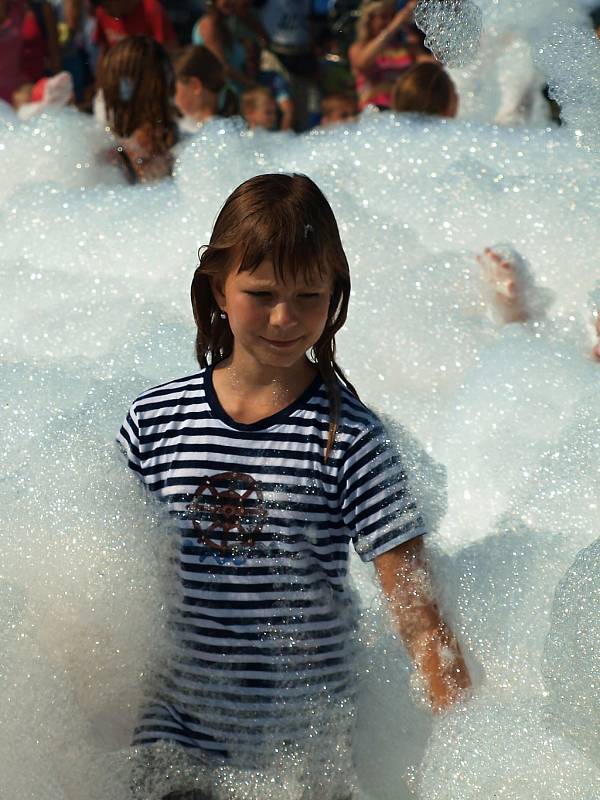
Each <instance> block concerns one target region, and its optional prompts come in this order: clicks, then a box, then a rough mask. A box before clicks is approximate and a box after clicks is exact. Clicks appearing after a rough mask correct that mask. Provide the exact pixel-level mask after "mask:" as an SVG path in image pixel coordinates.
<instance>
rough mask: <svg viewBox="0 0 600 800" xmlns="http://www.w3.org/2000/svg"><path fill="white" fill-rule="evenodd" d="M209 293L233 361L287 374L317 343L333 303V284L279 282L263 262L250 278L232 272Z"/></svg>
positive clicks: (299, 280)
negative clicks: (229, 336)
mask: <svg viewBox="0 0 600 800" xmlns="http://www.w3.org/2000/svg"><path fill="white" fill-rule="evenodd" d="M211 283H212V289H213V293H214V296H215V299H216V300H217V302H218V304H219V306H220V307H221V309H222V310H223V311H225V312H226V314H227V317H228V320H229V326H230V328H231V332H232V333H233V339H234V347H233V358H234V361H235V360H236V359H243V360H244V361H245V362H246V363H248V360H249V361H250V363H253V364H254V365H260V366H263V367H264V368H265V369H270V368H284V369H285V368H290V367H294V366H297V365H299V364H301V363H303V361H304V356H305V353H306V352H307V351H308V350H310V348H311V347H312V346H313V345H314V344H316V342H317V341H318V340H319V338H320V337H321V334H322V333H323V329H324V327H325V323H326V322H327V313H328V310H329V303H330V300H331V289H332V287H331V281H329V280H326V279H322V278H320V277H315V278H314V279H311V280H310V281H307V280H306V279H305V278H303V277H300V276H299V277H298V278H297V279H295V280H294V279H293V278H292V277H291V276H290V278H289V279H287V280H286V281H285V282H282V281H280V280H279V279H278V277H277V275H276V273H275V270H274V268H273V263H272V262H271V261H270V260H269V259H265V260H264V261H263V262H262V263H261V264H260V266H259V267H258V268H257V269H256V270H255V271H254V272H237V271H236V270H235V269H233V270H231V271H230V272H229V274H228V275H227V277H226V279H225V282H224V283H223V284H222V285H221V284H220V282H219V281H218V280H217V279H213V281H212V282H211Z"/></svg>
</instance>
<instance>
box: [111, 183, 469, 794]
mask: <svg viewBox="0 0 600 800" xmlns="http://www.w3.org/2000/svg"><path fill="white" fill-rule="evenodd" d="M191 294H192V305H193V309H194V317H195V320H196V326H197V337H196V355H197V358H198V362H199V365H200V371H199V372H197V373H196V374H194V375H190V376H187V377H184V378H180V379H178V380H174V381H171V382H169V383H167V384H164V385H162V386H158V387H156V388H154V389H150V390H148V391H146V392H144V393H143V394H141V395H140V396H139V397H138V399H137V400H136V401H135V402H134V403H133V405H132V406H131V409H130V411H129V413H128V415H127V418H126V420H125V422H124V424H123V426H122V428H121V431H120V433H119V437H118V441H119V443H120V445H121V447H122V448H123V450H124V452H125V454H126V456H127V458H128V464H129V467H130V468H131V469H132V470H133V471H134V472H135V473H137V474H138V475H139V477H140V479H141V480H142V481H143V483H144V484H145V485H146V487H147V488H148V489H149V490H150V491H151V492H152V493H153V494H154V495H156V496H157V497H158V498H159V499H160V500H161V501H163V502H165V503H166V504H167V505H168V507H169V509H170V511H171V513H172V514H173V516H174V518H175V519H176V520H177V526H178V530H179V533H178V542H179V545H178V546H179V555H178V563H177V575H178V576H179V578H180V580H181V585H182V595H183V596H182V598H181V601H180V602H179V604H178V605H177V607H176V608H175V609H174V610H173V614H174V619H173V624H174V628H175V630H176V631H177V632H178V635H179V641H178V645H177V649H176V650H175V651H174V653H173V655H172V660H171V663H170V664H169V669H168V674H167V675H166V677H165V681H164V685H163V686H162V687H161V689H160V691H159V692H158V693H157V696H156V698H155V700H154V702H153V703H152V704H151V705H149V706H148V708H147V709H146V711H145V713H144V715H143V717H142V719H141V722H140V724H139V726H138V728H137V730H136V732H135V736H134V742H135V743H136V744H138V745H152V744H155V743H157V742H161V743H162V744H163V746H164V745H165V743H170V744H171V745H173V746H174V747H183V748H186V749H187V751H188V753H190V754H192V755H193V756H196V757H197V758H198V759H199V760H200V761H201V762H202V763H203V765H204V768H205V769H206V768H208V766H209V765H210V764H211V763H212V764H215V763H216V764H219V765H220V764H232V765H236V766H237V765H241V766H243V767H245V768H248V769H251V770H252V769H258V768H260V767H262V766H264V765H265V764H267V765H268V764H271V763H273V762H274V761H275V760H276V758H280V757H281V756H282V754H284V753H286V752H292V753H293V754H295V756H298V754H302V753H303V752H308V751H309V750H310V749H311V748H312V750H311V752H314V751H315V750H317V751H322V752H325V751H326V749H327V747H328V746H329V745H330V743H331V741H332V740H333V739H334V738H335V739H336V740H339V739H340V737H346V740H347V741H348V740H349V739H350V736H351V732H352V708H353V698H354V694H355V691H356V689H355V684H356V680H355V672H354V670H355V665H354V663H353V660H352V649H353V645H352V640H353V632H354V626H355V615H354V611H353V607H354V605H353V602H352V595H351V592H350V587H349V581H348V566H349V556H350V545H352V546H353V547H354V549H355V550H356V551H357V552H358V553H359V555H360V557H361V558H362V559H363V560H364V561H367V562H371V561H372V562H374V564H375V567H376V570H377V573H378V575H379V578H380V580H381V584H382V587H383V590H384V592H385V594H386V595H387V596H388V598H389V602H390V613H391V615H392V618H393V622H394V624H395V626H396V627H397V629H398V631H399V633H400V635H401V636H402V639H403V641H404V643H405V645H406V647H407V649H408V651H409V653H410V655H411V656H412V658H413V660H414V662H415V664H416V667H417V669H418V670H419V672H420V673H421V676H422V678H423V681H424V685H425V687H426V691H427V695H428V697H429V700H430V702H431V705H432V707H433V708H434V709H435V710H441V709H444V708H446V707H447V706H449V705H450V704H451V703H452V702H454V701H455V700H456V699H457V698H458V697H459V696H460V694H461V692H462V690H463V689H464V688H465V687H467V686H468V683H469V679H468V674H467V671H466V668H465V664H464V661H463V659H462V656H461V654H460V650H459V648H458V645H457V642H456V640H455V638H454V637H453V635H452V633H451V632H450V631H449V629H448V627H447V626H446V624H445V623H444V622H443V620H442V618H441V616H440V613H439V611H438V608H437V606H436V604H435V600H434V597H433V595H432V592H431V590H430V587H429V581H428V578H427V567H426V561H425V559H424V557H423V551H422V534H424V533H425V525H424V522H423V519H422V517H421V515H420V513H419V510H418V509H417V508H416V506H415V503H414V501H413V500H412V498H411V497H410V495H409V492H408V488H407V478H406V475H405V473H404V471H403V466H402V463H401V460H400V456H399V454H398V452H397V451H396V449H395V448H394V446H393V445H392V444H391V443H390V440H389V437H388V435H387V434H386V431H385V429H384V427H383V425H382V423H381V422H380V421H379V419H378V418H377V417H376V416H375V414H374V413H373V412H372V411H371V410H369V409H368V408H367V407H366V406H365V405H364V404H363V403H361V401H360V400H359V398H358V395H357V393H356V390H355V389H354V388H353V387H352V385H351V384H350V383H349V382H348V380H347V379H346V378H345V377H344V374H343V372H342V370H341V368H340V366H339V365H338V364H337V361H336V358H335V335H336V333H337V332H338V331H339V330H340V328H341V327H342V326H343V324H344V321H345V319H346V312H347V308H348V301H349V297H350V275H349V270H348V261H347V259H346V256H345V254H344V250H343V248H342V244H341V241H340V236H339V232H338V228H337V224H336V221H335V218H334V216H333V212H332V210H331V207H330V206H329V204H328V202H327V200H326V199H325V197H324V196H323V194H322V193H321V192H320V190H319V189H318V187H317V186H316V185H315V184H314V183H313V182H312V181H311V180H310V179H309V178H307V177H305V176H301V175H283V174H277V175H260V176H257V177H255V178H251V179H250V180H247V181H246V182H245V183H243V184H242V185H241V186H239V187H238V188H237V189H236V190H235V191H234V192H233V193H232V194H231V195H230V197H229V198H228V199H227V201H226V203H225V205H224V206H223V208H222V209H221V211H220V213H219V215H218V217H217V220H216V222H215V225H214V229H213V232H212V236H211V239H210V243H209V244H208V245H207V246H206V248H205V249H204V252H203V253H202V256H201V258H200V265H199V267H198V269H197V270H196V273H195V275H194V279H193V282H192V291H191ZM305 748H306V750H305ZM350 750H351V748H350V747H349V746H348V743H347V744H346V746H345V747H344V748H340V749H339V750H338V751H337V755H335V756H334V759H333V760H334V762H336V763H337V759H341V762H342V761H344V759H345V758H347V757H348V754H349V753H350ZM276 754H277V755H276ZM341 762H340V763H341ZM344 763H345V762H344ZM334 768H335V769H337V770H338V772H337V785H336V787H335V792H333V791H332V792H331V794H328V793H327V792H326V791H325V790H324V789H323V787H322V786H321V789H319V791H317V790H315V788H314V787H315V784H311V785H310V786H309V787H307V790H306V791H307V794H306V797H317V796H318V797H319V798H324V797H329V796H335V797H339V798H348V797H350V794H351V787H350V785H348V786H344V785H340V781H341V782H342V784H343V782H344V781H346V780H347V781H348V783H351V778H350V772H348V771H345V770H340V769H339V765H337V766H336V765H335V764H334ZM321 775H322V773H321ZM186 788H187V787H177V789H178V792H181V791H183V794H180V793H177V792H176V793H175V794H171V795H169V797H170V798H171V797H173V798H174V797H177V798H196V797H205V796H210V790H207V792H208V793H207V794H197V793H194V792H191V793H189V792H188V793H186V792H185V791H184V789H186ZM303 796H304V795H303Z"/></svg>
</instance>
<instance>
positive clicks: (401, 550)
mask: <svg viewBox="0 0 600 800" xmlns="http://www.w3.org/2000/svg"><path fill="white" fill-rule="evenodd" d="M375 567H376V569H377V573H378V575H379V580H380V582H381V586H382V588H383V591H384V592H385V594H386V596H387V598H388V601H389V604H390V610H391V613H392V615H393V619H394V623H395V626H396V628H397V630H398V632H399V634H400V637H401V638H402V641H403V642H404V644H405V646H406V649H407V650H408V652H409V654H410V656H411V658H412V660H413V662H414V664H415V666H416V668H417V669H418V670H419V672H420V673H421V676H422V678H423V680H424V682H425V686H426V689H427V693H428V695H429V700H430V702H431V706H432V708H433V710H434V711H436V712H439V711H443V710H444V709H446V708H448V707H449V706H450V705H452V703H454V702H455V701H456V700H457V699H459V698H460V696H461V694H462V692H463V691H464V690H465V689H468V688H469V687H470V685H471V681H470V678H469V673H468V671H467V667H466V665H465V662H464V659H463V657H462V654H461V652H460V648H459V646H458V642H457V641H456V638H455V637H454V634H453V633H452V631H451V630H450V629H449V628H448V626H447V624H446V623H445V622H444V620H443V619H442V617H441V615H440V612H439V609H438V607H437V604H436V602H435V597H434V595H433V592H432V589H431V581H430V579H429V573H428V570H427V563H426V560H425V558H424V555H423V542H422V539H421V537H418V538H416V539H411V540H410V541H409V542H406V544H403V545H400V546H399V547H396V548H394V549H393V550H389V551H388V552H387V553H383V554H382V555H380V556H378V557H377V558H376V559H375Z"/></svg>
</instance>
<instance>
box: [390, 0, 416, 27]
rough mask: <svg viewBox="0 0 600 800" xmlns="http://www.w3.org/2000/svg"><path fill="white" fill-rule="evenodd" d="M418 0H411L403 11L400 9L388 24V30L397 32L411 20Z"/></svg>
mask: <svg viewBox="0 0 600 800" xmlns="http://www.w3.org/2000/svg"><path fill="white" fill-rule="evenodd" d="M417 3H418V0H409V2H408V3H407V4H406V5H405V6H404V8H403V9H402V10H401V11H398V12H397V13H396V15H395V16H394V18H393V20H392V21H391V22H390V24H389V25H388V31H389V33H390V35H391V34H394V33H396V32H397V31H398V30H399V29H400V28H401V27H402V26H403V25H406V23H407V22H408V21H409V20H410V18H411V17H412V15H413V12H414V10H415V8H416V6H417Z"/></svg>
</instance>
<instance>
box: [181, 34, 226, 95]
mask: <svg viewBox="0 0 600 800" xmlns="http://www.w3.org/2000/svg"><path fill="white" fill-rule="evenodd" d="M175 78H176V79H177V80H178V81H183V82H184V83H185V82H186V81H189V79H190V78H197V79H198V80H199V81H200V83H201V84H202V85H203V86H204V87H206V88H207V89H208V91H209V92H212V93H213V94H219V93H220V92H221V91H222V90H223V88H224V87H225V83H226V79H225V69H224V67H223V65H222V64H221V62H220V61H219V59H218V58H217V57H216V56H215V55H214V54H213V53H211V51H210V50H209V49H208V47H204V45H201V44H192V45H190V46H189V47H186V48H185V50H183V51H182V52H181V53H180V54H179V55H178V57H177V58H176V59H175Z"/></svg>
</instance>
